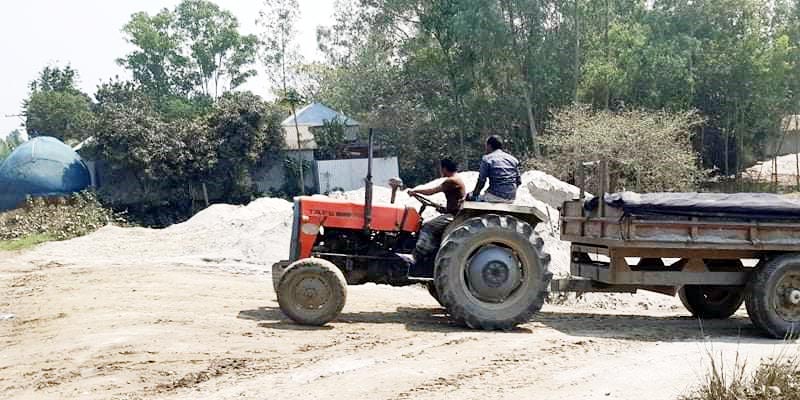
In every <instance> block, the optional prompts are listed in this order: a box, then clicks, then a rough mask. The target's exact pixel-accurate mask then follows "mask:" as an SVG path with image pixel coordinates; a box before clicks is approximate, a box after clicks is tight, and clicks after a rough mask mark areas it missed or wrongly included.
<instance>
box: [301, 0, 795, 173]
mask: <svg viewBox="0 0 800 400" xmlns="http://www.w3.org/2000/svg"><path fill="white" fill-rule="evenodd" d="M336 10H337V12H336V15H335V18H334V20H335V21H334V24H333V25H332V26H331V27H324V28H321V29H320V30H319V31H318V39H319V43H320V49H321V50H323V51H324V52H325V55H326V59H327V61H328V65H327V66H325V67H324V68H314V69H311V71H312V72H311V73H313V74H315V79H314V82H315V85H316V86H317V87H318V90H317V91H316V92H317V94H316V96H317V99H318V100H319V101H322V102H324V103H326V104H328V105H331V106H334V107H335V108H337V109H341V110H343V111H344V112H345V113H347V114H349V115H352V116H353V117H355V118H357V119H360V120H363V121H364V122H367V123H369V124H370V125H372V126H375V127H382V128H385V129H391V130H392V132H391V133H390V134H387V135H386V136H387V138H388V140H390V144H389V146H390V147H393V148H395V149H396V151H397V153H398V155H399V156H401V163H404V165H401V170H402V171H403V173H404V175H407V176H406V178H410V182H414V181H417V180H418V179H423V178H425V177H429V176H430V175H426V173H425V172H424V171H425V170H427V169H429V168H428V167H422V168H419V167H418V166H420V165H426V163H427V162H428V161H429V160H430V158H432V154H431V151H432V152H435V153H441V152H447V153H451V154H450V155H451V156H455V157H456V158H457V159H459V160H460V159H461V158H462V157H464V153H466V158H467V159H468V160H470V161H471V164H470V165H468V167H471V168H475V160H476V159H477V158H478V156H479V155H480V148H481V146H480V142H482V140H483V138H485V136H486V135H488V134H490V133H499V134H501V135H504V136H505V137H506V138H507V139H508V140H509V141H510V142H511V143H512V147H513V151H514V152H516V153H517V154H518V155H520V156H523V157H525V156H527V155H531V156H535V155H536V152H537V151H538V150H539V146H537V144H536V141H537V140H538V138H539V137H541V136H542V135H543V134H545V133H546V132H543V129H542V128H545V127H547V126H548V122H549V120H550V119H551V118H552V114H551V112H550V110H557V109H560V108H561V107H563V106H566V105H568V104H571V103H574V102H576V101H577V102H583V103H588V104H592V105H593V106H594V107H595V108H597V109H610V110H626V109H641V108H645V109H650V110H660V109H666V110H669V111H672V112H682V111H685V110H691V109H696V110H698V111H699V112H700V113H701V114H702V115H703V116H704V117H705V118H706V120H707V123H706V124H705V125H704V127H703V129H702V131H699V132H697V133H698V135H697V136H696V139H695V143H694V145H695V149H696V151H697V152H698V153H700V154H701V156H702V157H701V160H702V162H703V164H704V166H705V167H707V168H711V167H714V166H717V167H719V168H720V169H721V170H723V171H724V173H726V174H732V173H734V172H735V171H738V170H741V168H742V167H743V166H745V165H746V164H747V163H748V162H749V161H750V160H752V159H754V158H758V157H763V156H764V155H765V154H764V153H765V143H766V142H767V141H768V140H770V139H775V138H776V137H778V136H779V135H780V133H779V129H778V126H777V125H778V122H779V121H780V120H781V117H782V116H784V115H787V114H794V113H797V112H798V109H800V79H797V77H798V76H800V46H797V43H798V42H800V17H798V16H797V15H798V11H797V10H798V2H796V1H779V2H768V1H766V0H709V1H702V2H699V1H688V0H657V1H655V2H653V3H652V4H650V3H647V2H643V1H638V0H579V1H570V2H562V1H530V0H503V1H498V0H466V1H457V2H454V1H449V0H368V1H360V0H339V1H338V2H337V7H336ZM377 104H383V105H385V106H386V109H387V110H388V111H387V113H388V114H389V115H378V114H379V113H377V112H376V110H375V105H377ZM393 138H402V140H404V141H407V142H409V141H410V142H412V143H413V144H414V145H416V146H419V147H421V148H424V149H425V151H424V152H423V151H416V152H415V151H413V149H410V148H406V146H405V145H404V143H400V142H399V141H398V140H397V139H393ZM394 142H396V143H394ZM435 153H434V154H435ZM453 153H454V154H453ZM406 157H411V159H410V160H408V159H404V158H406Z"/></svg>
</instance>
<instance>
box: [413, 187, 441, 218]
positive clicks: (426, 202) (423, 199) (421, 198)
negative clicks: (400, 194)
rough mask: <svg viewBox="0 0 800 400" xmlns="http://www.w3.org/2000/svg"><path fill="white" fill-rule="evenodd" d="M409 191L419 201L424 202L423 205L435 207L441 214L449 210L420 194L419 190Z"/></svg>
mask: <svg viewBox="0 0 800 400" xmlns="http://www.w3.org/2000/svg"><path fill="white" fill-rule="evenodd" d="M407 193H408V195H409V196H411V197H413V198H415V199H417V201H419V202H420V203H422V205H423V206H428V207H433V208H434V209H435V210H436V211H438V212H439V213H440V214H444V213H445V211H447V210H446V209H445V208H444V207H443V206H442V205H440V204H438V203H436V202H434V201H432V200H431V199H429V198H427V197H425V196H423V195H421V194H419V193H418V192H416V191H414V190H412V189H409V190H408V192H407Z"/></svg>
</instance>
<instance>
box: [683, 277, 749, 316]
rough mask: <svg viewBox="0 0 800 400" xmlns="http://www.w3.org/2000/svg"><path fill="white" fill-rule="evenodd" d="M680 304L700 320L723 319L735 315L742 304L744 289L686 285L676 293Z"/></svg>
mask: <svg viewBox="0 0 800 400" xmlns="http://www.w3.org/2000/svg"><path fill="white" fill-rule="evenodd" d="M678 298H680V299H681V303H683V305H684V306H685V307H686V309H687V310H689V312H690V313H692V315H693V316H695V317H697V318H701V319H725V318H728V317H730V316H731V315H733V314H735V313H736V311H737V310H738V309H739V307H741V306H742V303H743V302H744V288H741V287H727V286H704V285H686V286H683V287H681V289H680V290H679V291H678Z"/></svg>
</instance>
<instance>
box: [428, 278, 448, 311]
mask: <svg viewBox="0 0 800 400" xmlns="http://www.w3.org/2000/svg"><path fill="white" fill-rule="evenodd" d="M425 287H426V288H428V293H430V295H431V297H433V299H434V300H436V302H437V303H439V305H440V306H443V307H444V304H442V300H441V299H440V298H439V292H437V291H436V284H435V283H433V281H430V282H426V283H425Z"/></svg>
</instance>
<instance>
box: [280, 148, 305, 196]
mask: <svg viewBox="0 0 800 400" xmlns="http://www.w3.org/2000/svg"><path fill="white" fill-rule="evenodd" d="M283 166H284V169H285V171H286V181H285V182H284V184H283V186H282V187H281V189H280V192H278V193H272V195H273V196H280V197H287V198H292V197H294V196H299V195H300V194H301V193H302V191H301V190H300V171H302V172H303V174H306V175H307V174H308V173H309V172H310V171H311V170H312V169H313V168H314V163H313V161H310V160H305V159H302V160H301V159H300V158H299V157H297V156H291V155H290V156H288V157H286V159H284V162H283ZM305 184H306V188H305V193H309V192H310V190H309V189H310V188H309V187H308V185H307V182H306V183H305Z"/></svg>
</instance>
